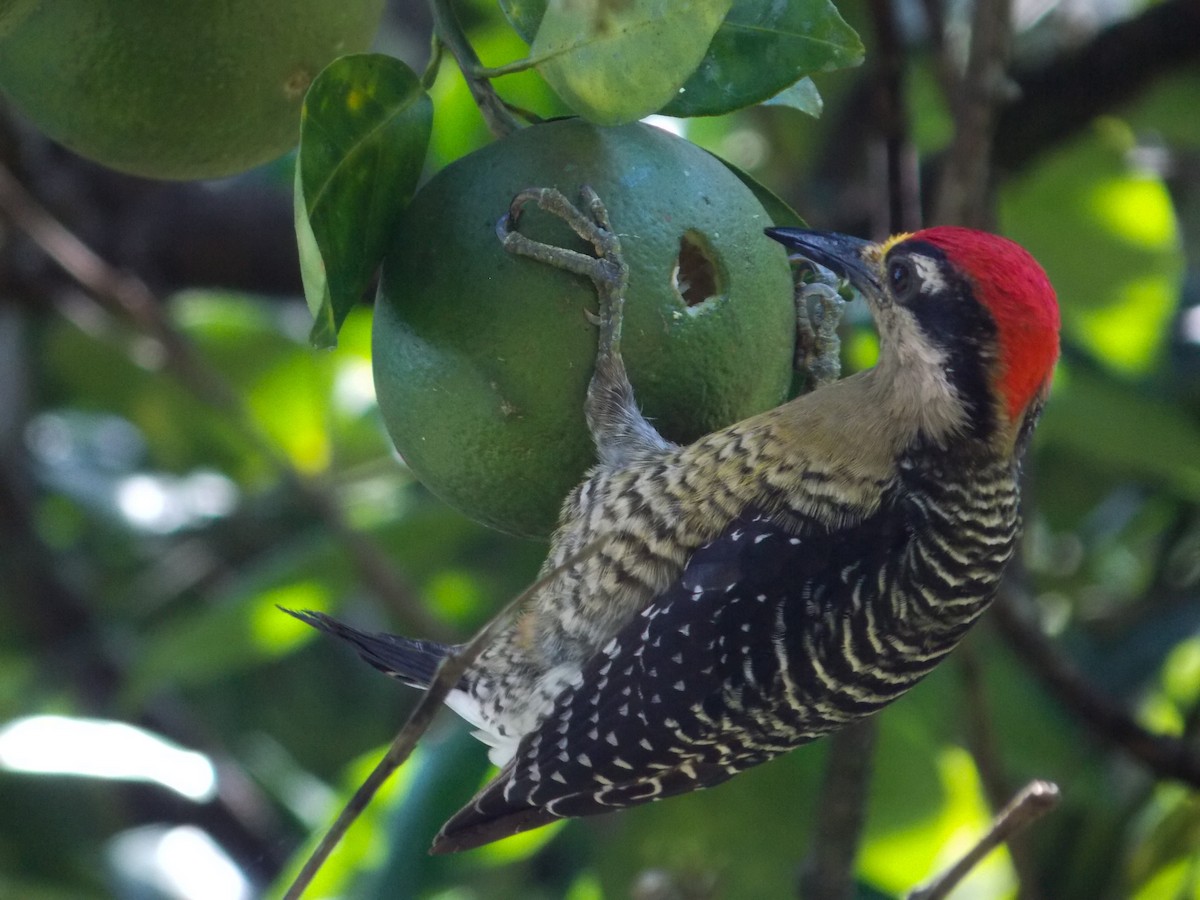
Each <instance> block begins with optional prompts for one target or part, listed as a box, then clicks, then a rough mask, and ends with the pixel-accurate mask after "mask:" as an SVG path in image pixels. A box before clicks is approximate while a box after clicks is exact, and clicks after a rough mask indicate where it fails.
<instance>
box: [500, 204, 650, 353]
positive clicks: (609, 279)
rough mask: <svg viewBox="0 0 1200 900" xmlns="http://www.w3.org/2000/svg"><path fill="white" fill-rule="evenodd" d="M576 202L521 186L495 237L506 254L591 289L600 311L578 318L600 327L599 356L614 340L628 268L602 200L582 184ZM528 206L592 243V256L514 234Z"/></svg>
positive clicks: (617, 339) (606, 351)
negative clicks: (549, 268) (582, 279)
mask: <svg viewBox="0 0 1200 900" xmlns="http://www.w3.org/2000/svg"><path fill="white" fill-rule="evenodd" d="M579 198H580V207H582V209H580V207H577V206H575V205H574V204H573V203H571V201H570V200H568V199H567V197H566V195H564V194H563V193H562V192H561V191H559V190H557V189H555V188H527V189H526V190H523V191H521V192H520V193H519V194H517V195H516V196H515V197H513V199H512V202H511V203H510V204H509V207H508V212H507V213H505V214H504V215H503V216H501V217H500V221H498V222H497V223H496V235H497V237H499V238H500V243H501V245H502V246H503V247H504V249H505V250H507V251H508V252H509V253H512V254H515V255H517V256H524V257H527V258H529V259H533V260H536V261H538V262H541V263H545V264H546V265H549V266H553V267H555V268H557V269H563V270H564V271H567V272H571V273H573V274H576V275H582V276H584V277H585V278H588V279H589V280H590V281H591V282H592V284H593V285H595V288H596V294H597V296H598V298H599V301H600V312H599V314H598V315H597V314H595V313H592V312H591V311H589V310H585V311H584V314H585V315H586V316H587V318H588V321H590V322H592V324H594V325H597V326H598V327H599V328H600V352H601V354H602V355H603V354H605V353H609V352H613V351H614V350H615V348H616V346H617V344H618V342H619V341H620V330H621V307H622V304H623V303H624V297H625V286H626V283H627V282H628V279H629V270H628V267H627V266H626V265H625V257H624V255H623V254H622V253H621V242H620V240H619V239H618V238H617V234H616V232H615V231H613V229H612V225H611V223H610V222H609V218H608V209H607V208H606V207H605V205H604V203H603V201H601V199H600V197H599V196H598V195H597V194H596V192H595V191H594V190H592V189H591V188H590V187H588V186H586V185H585V186H584V187H582V188H580V191H579ZM530 203H533V204H534V205H536V206H537V207H538V208H539V209H543V210H545V211H546V212H548V213H550V214H551V215H553V216H555V217H557V218H559V219H561V220H562V221H563V222H564V223H565V224H566V225H567V226H568V227H569V228H570V229H571V230H572V231H574V232H575V233H576V234H577V235H579V237H581V238H582V239H583V240H585V241H587V242H588V243H589V244H591V245H592V248H593V249H594V250H595V251H596V255H595V256H589V255H588V254H586V253H580V252H578V251H577V250H571V249H569V248H567V247H558V246H555V245H553V244H547V243H544V242H542V241H535V240H533V239H532V238H529V237H526V236H525V235H523V234H521V232H520V231H518V230H517V228H518V226H519V224H520V220H521V214H522V213H523V212H524V210H525V207H526V206H527V205H528V204H530Z"/></svg>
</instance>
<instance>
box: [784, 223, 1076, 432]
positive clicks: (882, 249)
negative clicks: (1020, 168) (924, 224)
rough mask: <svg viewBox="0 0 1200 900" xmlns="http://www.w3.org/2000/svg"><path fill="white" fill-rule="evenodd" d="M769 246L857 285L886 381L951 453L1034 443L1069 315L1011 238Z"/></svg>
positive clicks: (907, 411)
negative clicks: (980, 444)
mask: <svg viewBox="0 0 1200 900" xmlns="http://www.w3.org/2000/svg"><path fill="white" fill-rule="evenodd" d="M767 234H768V235H770V236H771V237H773V238H774V239H775V240H777V241H779V242H781V243H782V244H784V245H785V246H786V247H787V248H788V249H789V251H790V252H791V254H792V256H793V258H803V259H807V260H810V261H812V262H815V263H817V264H819V265H821V266H824V267H826V268H829V269H831V270H833V271H834V272H836V273H837V274H839V275H841V276H843V277H845V278H847V279H848V280H849V281H850V282H851V284H853V285H854V286H855V287H856V288H857V289H858V290H859V292H860V293H861V294H862V295H863V297H864V298H866V300H867V303H868V304H869V305H870V307H871V313H872V315H873V317H874V319H875V322H876V326H877V327H878V329H879V337H880V359H879V364H878V366H877V367H876V376H875V380H876V381H877V382H878V381H880V380H883V381H886V382H887V383H888V384H889V386H890V396H891V400H892V402H894V403H898V404H900V405H901V406H903V407H905V408H904V409H901V410H900V413H901V415H911V416H914V417H916V418H917V419H919V420H920V421H921V422H922V423H923V429H924V432H925V435H926V437H929V438H931V439H933V440H935V441H938V442H944V441H945V440H946V439H947V438H949V437H951V436H954V435H969V436H971V437H974V438H979V439H983V440H985V441H988V442H989V443H991V442H1001V443H1007V444H1009V445H1010V446H1011V445H1013V444H1015V443H1018V442H1022V441H1023V438H1024V436H1026V435H1027V434H1028V432H1029V429H1030V427H1031V426H1032V425H1033V423H1034V421H1035V420H1036V418H1037V415H1038V413H1039V412H1040V410H1041V405H1042V402H1043V401H1044V399H1045V396H1046V392H1047V390H1048V389H1049V386H1050V378H1051V374H1052V372H1053V369H1054V364H1055V361H1056V360H1057V359H1058V331H1059V314H1058V301H1057V299H1056V298H1055V294H1054V288H1053V287H1051V285H1050V280H1049V279H1048V278H1047V277H1046V273H1045V271H1044V270H1043V269H1042V267H1041V266H1040V265H1038V262H1037V260H1035V259H1034V258H1033V257H1032V256H1031V255H1030V254H1029V253H1028V252H1027V251H1026V250H1025V249H1024V248H1022V247H1021V246H1020V245H1019V244H1016V243H1014V242H1012V241H1010V240H1008V239H1007V238H1003V237H999V236H997V235H994V234H988V233H986V232H982V231H975V230H972V229H969V228H957V227H949V226H942V227H936V228H927V229H925V230H923V231H917V232H914V233H912V234H901V235H896V236H895V237H892V238H889V239H888V240H886V241H883V242H882V243H874V242H870V241H864V240H861V239H859V238H853V237H848V236H846V235H841V234H831V233H828V232H818V231H809V230H806V229H799V228H771V229H768V230H767Z"/></svg>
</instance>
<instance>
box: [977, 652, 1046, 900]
mask: <svg viewBox="0 0 1200 900" xmlns="http://www.w3.org/2000/svg"><path fill="white" fill-rule="evenodd" d="M958 668H959V672H960V673H961V675H962V683H963V689H964V691H965V692H966V695H967V696H966V704H965V709H964V715H965V720H966V734H967V747H968V749H969V750H970V751H971V756H973V757H974V758H975V765H976V767H977V768H978V769H979V778H980V781H982V783H983V791H984V793H985V794H986V795H987V798H988V802H989V803H990V804H991V805H992V808H993V809H997V808H999V807H1001V806H1002V805H1003V804H1004V801H1005V800H1006V799H1007V798H1009V797H1011V796H1012V785H1011V783H1010V782H1009V779H1008V777H1007V774H1006V773H1005V771H1004V764H1003V762H1002V761H1001V760H1000V756H999V754H998V753H997V745H996V736H995V731H994V729H993V728H992V721H991V717H990V715H989V709H988V698H987V692H986V691H985V690H984V684H983V672H982V663H981V660H980V658H979V655H978V654H977V653H976V644H975V643H974V642H967V644H966V645H965V646H963V647H960V648H959V650H958ZM1031 850H1032V848H1031V847H1030V846H1029V843H1028V841H1027V840H1026V838H1025V836H1024V835H1014V836H1013V837H1012V839H1011V840H1009V842H1008V852H1009V853H1010V854H1011V856H1012V862H1013V869H1014V870H1015V871H1016V873H1017V883H1018V885H1019V886H1020V889H1019V892H1018V896H1019V897H1020V900H1038V897H1040V895H1041V891H1040V890H1039V889H1038V879H1037V864H1036V860H1035V859H1034V857H1033V854H1032V852H1031Z"/></svg>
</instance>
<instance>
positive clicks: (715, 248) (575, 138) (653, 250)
mask: <svg viewBox="0 0 1200 900" xmlns="http://www.w3.org/2000/svg"><path fill="white" fill-rule="evenodd" d="M583 185H589V186H591V187H592V188H593V189H594V190H595V191H596V193H597V194H598V195H599V196H600V198H601V200H603V202H604V203H605V204H606V205H607V207H608V210H609V213H610V216H611V220H612V224H613V227H614V229H615V230H616V231H617V233H618V234H619V235H620V238H621V244H622V249H623V250H624V253H625V257H626V261H627V262H628V264H629V269H630V277H629V289H628V293H627V297H626V304H625V321H624V333H623V338H622V349H623V351H624V356H625V360H626V365H627V367H628V369H629V375H630V380H631V381H632V383H633V386H634V390H635V393H636V395H637V399H638V402H639V403H640V404H641V407H642V409H643V411H644V412H645V413H646V415H647V416H648V417H649V418H650V420H651V421H652V422H653V423H654V424H655V425H656V426H657V427H658V429H659V430H660V431H661V432H662V433H663V434H664V435H665V436H666V437H668V438H670V439H671V440H675V441H679V442H687V441H692V440H694V439H696V438H697V437H699V436H701V435H703V434H706V433H708V432H709V431H712V430H714V429H716V428H719V427H722V426H724V425H727V424H730V423H732V422H734V421H737V420H739V419H742V418H744V417H746V416H748V415H751V414H753V413H757V412H760V411H762V410H764V409H768V408H770V407H772V406H774V405H776V404H778V403H780V402H781V401H782V400H784V399H785V395H786V393H787V390H788V387H789V384H790V380H791V369H792V353H793V347H794V340H795V316H794V312H793V305H792V282H791V275H790V272H789V267H788V262H787V258H786V254H785V252H784V251H783V248H782V247H780V246H779V245H778V244H776V243H775V242H774V241H772V240H770V239H768V238H767V237H765V236H764V235H763V228H764V227H765V226H768V225H770V224H771V222H770V219H769V218H768V217H767V214H766V213H765V212H764V211H763V208H762V206H761V205H760V204H759V202H758V201H757V200H756V199H755V198H754V196H753V195H752V194H751V192H750V191H749V190H748V189H747V188H746V187H745V185H744V184H743V183H742V182H741V181H740V180H739V179H738V178H737V176H735V175H734V174H732V173H731V172H730V171H729V170H728V169H727V168H726V167H725V166H724V165H723V164H722V163H721V162H720V161H719V160H717V159H716V158H715V157H713V156H711V155H710V154H708V153H706V152H704V151H703V150H701V149H699V148H698V147H696V146H695V145H693V144H690V143H688V142H687V141H684V140H681V139H679V138H676V137H674V136H672V135H670V134H668V133H666V132H665V131H661V130H659V129H657V128H652V127H650V126H647V125H640V124H634V125H626V126H622V127H620V128H599V127H596V126H592V125H588V124H586V123H584V122H581V121H579V120H574V119H572V120H563V121H556V122H550V123H547V124H544V125H536V126H533V127H530V128H526V129H523V130H521V131H519V132H517V133H516V134H514V135H512V136H511V137H509V138H507V139H505V140H503V141H501V142H499V143H496V144H492V145H490V146H488V147H485V148H484V149H482V150H480V151H478V152H476V153H473V154H471V155H470V156H467V157H465V158H464V159H461V160H459V161H457V162H456V163H454V164H453V165H451V166H449V167H447V168H446V169H444V170H443V171H441V172H440V173H438V175H437V176H436V177H434V178H433V179H432V180H431V181H430V182H429V183H428V184H427V185H425V186H424V187H423V188H422V189H421V191H420V192H418V194H417V196H416V197H415V198H414V200H413V202H412V204H411V205H410V206H409V208H408V209H407V211H406V212H405V214H404V217H403V221H402V223H401V227H400V228H399V230H398V232H397V239H396V243H395V244H394V246H393V248H392V249H391V251H390V253H389V255H388V256H387V258H386V259H385V261H384V266H383V277H382V281H381V284H380V289H379V298H378V301H377V303H376V311H375V323H374V337H373V345H374V348H373V357H374V369H375V387H376V393H377V395H378V398H379V405H380V409H381V410H382V413H383V417H384V421H385V422H386V423H387V427H388V430H389V432H390V433H391V436H392V439H393V440H394V441H395V443H396V447H397V449H398V450H399V451H400V453H401V455H402V456H403V457H404V459H405V460H406V461H407V463H408V464H409V466H410V467H411V468H412V470H413V472H414V473H415V474H416V476H417V477H418V478H419V479H421V481H423V482H424V483H425V484H426V485H427V486H428V487H429V488H430V489H431V490H433V491H434V492H435V493H437V494H438V495H440V496H441V497H442V498H443V499H445V500H446V501H447V502H449V503H450V504H452V505H454V506H456V507H458V508H459V509H461V510H463V511H464V512H466V513H467V514H468V515H471V516H473V517H474V518H476V519H478V520H480V521H482V522H485V523H487V524H489V525H492V526H494V527H496V528H499V529H502V530H504V531H509V532H512V533H514V534H520V535H528V536H543V535H546V534H547V533H548V532H549V531H550V530H551V529H552V528H553V526H554V523H555V521H556V519H557V514H558V509H559V506H560V504H561V502H562V500H563V498H564V497H565V495H566V494H567V492H568V491H569V490H570V489H571V488H572V487H573V486H574V485H575V484H577V483H578V482H579V480H580V479H581V478H582V477H583V475H584V472H585V471H586V469H587V468H588V466H590V465H591V464H592V463H593V462H594V460H595V457H594V451H593V447H592V443H591V438H590V437H589V435H588V431H587V426H586V423H585V421H584V415H583V402H584V396H585V393H586V390H587V384H588V381H589V379H590V378H591V374H592V368H593V364H594V359H595V353H596V335H597V329H596V327H595V326H594V325H593V324H591V322H590V321H589V319H588V316H587V311H589V310H590V311H593V312H594V311H595V309H596V303H597V300H596V294H595V290H594V288H593V287H592V285H591V283H590V282H588V281H586V280H585V279H584V278H582V277H579V276H576V275H571V274H569V273H567V272H564V271H561V270H558V269H554V268H552V267H550V266H548V265H545V264H543V263H538V262H534V261H532V260H529V259H524V258H518V257H514V256H512V255H510V254H508V253H507V252H505V251H504V250H503V249H502V248H501V246H500V243H499V241H498V239H497V237H496V222H497V220H498V219H499V218H500V217H501V216H502V215H503V214H504V213H505V212H506V211H507V209H508V205H509V202H510V201H511V199H512V197H513V196H514V195H515V194H517V193H518V192H519V191H521V190H523V189H525V188H528V187H535V186H536V187H555V188H558V189H559V190H561V191H562V192H563V193H564V194H566V195H567V196H568V197H569V198H570V199H571V200H572V201H574V200H576V199H577V198H578V195H579V189H580V188H581V187H582V186H583ZM520 230H521V232H522V233H523V234H526V235H528V236H530V237H533V238H535V239H538V240H543V241H546V242H549V243H553V244H556V245H560V246H569V247H574V248H576V249H579V250H586V249H587V248H586V247H585V246H584V245H583V243H582V242H581V241H580V240H579V239H578V238H577V237H575V236H574V235H573V234H572V233H571V232H570V231H569V230H568V229H567V228H566V226H565V225H563V224H562V223H561V222H560V221H559V220H557V219H554V218H552V217H551V216H549V215H548V214H547V213H544V212H542V211H541V210H538V209H536V208H534V207H533V206H532V205H530V206H527V207H526V209H525V212H524V214H523V216H522V219H521V228H520ZM677 271H678V272H679V273H681V274H679V275H678V276H677V275H676V274H675V273H676V272H677ZM677 280H678V281H682V282H687V283H690V287H688V285H687V284H686V283H685V284H683V285H680V286H677ZM681 287H682V289H683V293H681V289H680V288H681Z"/></svg>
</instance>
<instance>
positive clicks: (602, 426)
mask: <svg viewBox="0 0 1200 900" xmlns="http://www.w3.org/2000/svg"><path fill="white" fill-rule="evenodd" d="M580 199H581V201H582V204H581V205H582V206H583V211H580V210H579V209H578V208H576V207H575V206H574V205H573V204H572V203H571V201H569V200H568V199H567V198H566V197H565V196H564V195H563V194H562V193H561V192H559V191H557V190H555V189H554V188H530V189H529V190H525V191H522V192H521V193H519V194H517V196H516V197H514V198H513V201H512V204H511V205H510V206H509V210H508V213H507V215H505V216H503V217H502V218H501V219H500V221H499V222H498V223H497V224H496V234H497V236H498V237H499V238H500V243H501V244H502V245H503V246H504V249H505V250H507V251H508V252H509V253H515V254H517V255H518V256H525V257H528V258H530V259H535V260H537V261H538V262H542V263H546V264H547V265H550V266H555V267H556V268H559V269H564V270H566V271H568V272H573V273H574V274H576V275H583V276H584V277H585V278H588V279H590V280H591V282H592V284H593V285H594V286H595V288H596V296H597V298H598V299H599V315H598V316H594V317H591V318H593V319H594V321H595V322H596V324H597V325H598V326H599V328H600V338H599V341H598V344H597V348H596V369H595V372H594V373H593V375H592V380H591V383H590V384H589V385H588V392H587V399H586V401H585V403H584V414H585V415H586V416H587V423H588V428H589V430H590V431H591V434H592V440H593V441H595V443H596V452H597V455H598V456H599V459H600V464H601V465H603V466H606V467H610V468H620V467H622V466H624V465H627V464H628V463H630V462H632V461H633V460H635V459H645V458H647V457H653V456H657V455H659V454H661V453H663V452H665V451H667V450H669V449H671V448H672V447H673V446H674V445H673V444H671V443H670V442H669V441H667V440H665V439H664V438H663V437H662V435H660V434H659V433H658V432H657V431H656V430H655V429H654V426H653V425H651V424H650V423H649V422H648V421H646V418H645V417H644V416H643V415H642V413H641V411H640V410H639V409H638V407H637V401H636V400H635V399H634V396H633V386H632V385H630V383H629V377H628V376H627V375H626V373H625V363H624V361H623V360H622V358H621V320H622V315H623V308H624V305H625V288H626V286H627V284H628V282H629V269H628V267H627V266H626V264H625V257H624V255H623V254H622V253H621V242H620V240H619V239H618V238H617V234H616V232H615V231H613V229H612V225H611V224H610V222H609V220H608V210H607V209H605V207H604V204H603V203H602V202H601V201H600V198H599V197H598V196H596V193H595V191H593V190H592V189H591V188H589V187H584V188H582V189H581V191H580ZM527 203H535V204H536V205H537V206H538V207H540V208H541V209H544V210H545V211H546V212H548V213H550V214H551V215H554V216H557V217H558V218H560V219H562V220H563V221H564V222H565V223H566V224H567V225H568V226H569V227H570V228H571V230H572V231H574V232H575V233H576V234H577V235H579V236H580V237H581V238H583V239H584V240H585V241H587V242H588V243H589V244H591V245H592V246H593V247H594V248H595V250H596V255H595V256H594V257H593V256H588V255H586V254H583V253H578V252H576V251H574V250H568V249H567V248H565V247H555V246H551V245H550V244H544V243H542V242H540V241H535V240H532V239H530V238H528V237H526V236H525V235H523V234H521V233H520V232H519V231H517V225H518V223H519V222H520V218H521V212H522V210H523V209H524V207H525V205H526V204H527ZM589 316H590V313H589Z"/></svg>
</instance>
